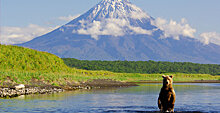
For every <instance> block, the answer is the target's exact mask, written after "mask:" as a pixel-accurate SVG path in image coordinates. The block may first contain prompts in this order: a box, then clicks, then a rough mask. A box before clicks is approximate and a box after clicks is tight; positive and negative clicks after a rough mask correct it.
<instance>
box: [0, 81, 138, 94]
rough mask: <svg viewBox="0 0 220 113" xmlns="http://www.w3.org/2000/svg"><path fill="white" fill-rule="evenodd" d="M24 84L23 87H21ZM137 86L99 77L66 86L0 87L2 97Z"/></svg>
mask: <svg viewBox="0 0 220 113" xmlns="http://www.w3.org/2000/svg"><path fill="white" fill-rule="evenodd" d="M19 86H23V87H19ZM129 86H137V85H136V84H134V83H126V82H119V81H114V80H111V79H97V80H92V81H87V82H83V83H80V84H69V85H64V86H62V85H61V86H60V87H57V86H51V85H45V86H40V87H36V86H29V85H22V84H20V85H15V86H11V87H0V98H13V97H18V96H21V95H30V94H53V93H60V92H64V91H65V90H78V89H92V88H107V87H129Z"/></svg>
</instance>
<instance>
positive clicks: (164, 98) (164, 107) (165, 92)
mask: <svg viewBox="0 0 220 113" xmlns="http://www.w3.org/2000/svg"><path fill="white" fill-rule="evenodd" d="M162 77H163V87H162V88H161V91H160V94H159V98H158V107H159V109H160V110H161V112H174V103H175V99H176V94H175V91H174V89H173V86H172V84H173V79H172V78H173V76H172V75H171V76H165V75H163V76H162Z"/></svg>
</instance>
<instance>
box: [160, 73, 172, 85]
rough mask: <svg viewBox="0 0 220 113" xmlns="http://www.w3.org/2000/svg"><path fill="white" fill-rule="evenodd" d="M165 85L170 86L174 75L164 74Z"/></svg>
mask: <svg viewBox="0 0 220 113" xmlns="http://www.w3.org/2000/svg"><path fill="white" fill-rule="evenodd" d="M162 77H163V85H164V86H170V85H172V83H173V75H170V76H169V75H167V76H166V75H163V76H162Z"/></svg>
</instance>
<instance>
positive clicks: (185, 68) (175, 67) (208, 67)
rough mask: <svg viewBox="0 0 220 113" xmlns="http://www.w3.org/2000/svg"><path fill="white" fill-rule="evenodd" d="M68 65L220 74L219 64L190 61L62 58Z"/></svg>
mask: <svg viewBox="0 0 220 113" xmlns="http://www.w3.org/2000/svg"><path fill="white" fill-rule="evenodd" d="M63 60H64V62H65V64H67V65H68V66H70V67H75V68H78V69H86V70H107V71H112V72H120V73H146V74H152V73H188V74H191V73H193V74H212V75H220V65H217V64H196V63H190V62H155V61H88V60H77V59H74V58H63Z"/></svg>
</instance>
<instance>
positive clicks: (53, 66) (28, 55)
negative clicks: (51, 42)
mask: <svg viewBox="0 0 220 113" xmlns="http://www.w3.org/2000/svg"><path fill="white" fill-rule="evenodd" d="M66 68H68V67H67V66H66V65H65V64H64V62H63V60H62V59H60V58H59V57H57V56H55V55H53V54H50V53H46V52H40V51H36V50H32V49H28V48H24V47H18V46H12V45H0V70H13V71H14V70H18V71H19V70H24V71H48V72H58V71H61V70H66Z"/></svg>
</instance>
